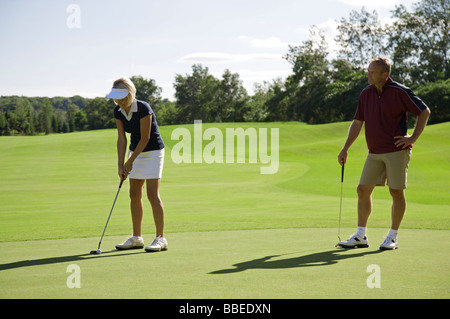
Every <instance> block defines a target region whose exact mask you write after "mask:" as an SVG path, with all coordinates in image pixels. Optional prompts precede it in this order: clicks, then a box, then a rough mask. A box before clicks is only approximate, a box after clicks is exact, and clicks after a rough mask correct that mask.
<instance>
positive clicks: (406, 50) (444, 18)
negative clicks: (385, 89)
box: [388, 0, 450, 85]
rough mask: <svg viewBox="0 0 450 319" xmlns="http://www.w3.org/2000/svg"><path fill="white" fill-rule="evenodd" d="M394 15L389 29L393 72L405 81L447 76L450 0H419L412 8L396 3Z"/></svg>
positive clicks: (417, 81) (418, 81) (437, 78)
mask: <svg viewBox="0 0 450 319" xmlns="http://www.w3.org/2000/svg"><path fill="white" fill-rule="evenodd" d="M393 18H395V19H396V21H395V23H394V24H393V26H392V27H391V28H390V29H389V30H388V35H389V46H390V48H391V49H392V60H393V64H394V66H395V68H394V69H393V74H394V75H395V76H398V77H399V78H400V79H402V80H403V81H404V82H406V83H407V84H408V85H414V84H420V83H426V82H433V81H438V80H445V79H448V78H450V64H449V62H450V61H449V60H450V2H449V1H448V0H422V1H421V2H418V3H416V4H414V5H413V11H412V12H408V11H407V9H406V7H405V6H403V5H400V6H396V9H395V10H394V11H393Z"/></svg>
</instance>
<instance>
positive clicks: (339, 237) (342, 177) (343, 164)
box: [335, 160, 345, 247]
mask: <svg viewBox="0 0 450 319" xmlns="http://www.w3.org/2000/svg"><path fill="white" fill-rule="evenodd" d="M344 167H345V162H344V160H342V169H341V201H340V205H339V227H338V239H339V242H340V241H341V213H342V190H343V186H344ZM339 242H338V243H337V244H336V246H335V247H338V246H339Z"/></svg>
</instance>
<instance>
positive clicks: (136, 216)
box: [130, 178, 145, 237]
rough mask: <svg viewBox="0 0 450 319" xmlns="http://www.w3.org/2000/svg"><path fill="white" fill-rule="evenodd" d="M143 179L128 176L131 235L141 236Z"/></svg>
mask: <svg viewBox="0 0 450 319" xmlns="http://www.w3.org/2000/svg"><path fill="white" fill-rule="evenodd" d="M144 182H145V180H143V179H132V178H130V200H131V201H130V207H131V219H132V221H133V236H137V237H140V236H142V216H143V215H144V209H143V206H142V187H143V186H144Z"/></svg>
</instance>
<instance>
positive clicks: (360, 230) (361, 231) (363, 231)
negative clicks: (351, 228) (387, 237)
mask: <svg viewBox="0 0 450 319" xmlns="http://www.w3.org/2000/svg"><path fill="white" fill-rule="evenodd" d="M366 232H367V227H361V226H358V227H356V235H358V236H359V237H362V238H364V237H365V236H366Z"/></svg>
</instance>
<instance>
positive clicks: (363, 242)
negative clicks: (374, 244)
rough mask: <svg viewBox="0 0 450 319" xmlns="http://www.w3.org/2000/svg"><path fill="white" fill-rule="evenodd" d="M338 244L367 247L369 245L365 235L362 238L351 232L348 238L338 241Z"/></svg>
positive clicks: (350, 246) (345, 246)
mask: <svg viewBox="0 0 450 319" xmlns="http://www.w3.org/2000/svg"><path fill="white" fill-rule="evenodd" d="M338 245H339V246H341V247H342V248H367V247H369V241H368V240H367V237H366V236H364V238H363V237H360V236H358V235H356V234H353V235H352V236H351V237H350V238H349V239H348V240H344V241H340V242H339V243H338Z"/></svg>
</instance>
